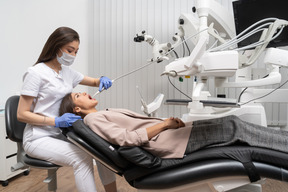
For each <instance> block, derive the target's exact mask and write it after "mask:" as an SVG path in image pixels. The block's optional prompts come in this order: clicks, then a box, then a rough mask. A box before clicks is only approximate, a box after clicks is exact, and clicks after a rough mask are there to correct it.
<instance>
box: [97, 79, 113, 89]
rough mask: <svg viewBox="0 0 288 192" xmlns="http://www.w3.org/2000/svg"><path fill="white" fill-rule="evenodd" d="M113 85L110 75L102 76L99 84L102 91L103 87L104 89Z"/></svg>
mask: <svg viewBox="0 0 288 192" xmlns="http://www.w3.org/2000/svg"><path fill="white" fill-rule="evenodd" d="M111 86H112V81H111V80H110V79H109V78H108V77H105V76H102V77H101V78H100V84H99V91H100V92H101V91H102V89H103V87H104V89H108V88H109V87H111Z"/></svg>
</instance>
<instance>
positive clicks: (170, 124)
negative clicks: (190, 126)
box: [164, 117, 185, 129]
mask: <svg viewBox="0 0 288 192" xmlns="http://www.w3.org/2000/svg"><path fill="white" fill-rule="evenodd" d="M164 122H165V124H166V127H167V129H177V128H179V127H184V126H185V124H184V123H183V121H182V120H181V119H179V118H175V117H170V118H168V119H165V120H164Z"/></svg>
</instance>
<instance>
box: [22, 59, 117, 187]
mask: <svg viewBox="0 0 288 192" xmlns="http://www.w3.org/2000/svg"><path fill="white" fill-rule="evenodd" d="M83 78H84V76H83V75H82V74H81V73H79V72H77V71H75V70H73V69H71V68H70V67H67V66H64V65H62V70H61V71H60V72H59V74H58V73H56V72H55V71H54V70H53V69H51V68H50V67H48V66H47V65H46V64H44V63H39V64H37V65H35V66H33V67H30V68H28V70H27V72H26V73H25V74H24V77H23V81H24V83H23V87H22V91H21V95H27V96H32V97H35V99H34V101H33V104H32V107H31V111H32V112H34V113H37V114H40V115H43V116H47V117H56V116H58V115H59V107H60V103H61V100H62V99H63V97H64V96H65V95H66V94H67V93H70V92H72V90H73V88H74V87H75V86H76V85H78V84H79V83H80V82H81V81H82V80H83ZM23 147H24V150H25V152H26V153H27V154H28V155H29V156H31V157H34V158H39V159H43V160H46V161H49V162H52V163H54V164H57V165H61V166H72V167H73V169H74V175H75V180H76V186H77V188H78V191H83V192H89V191H93V192H94V191H96V186H95V181H94V168H93V159H92V157H91V156H90V155H88V154H87V153H86V152H84V151H83V150H81V149H80V148H78V147H77V146H75V145H74V144H72V143H70V142H69V141H68V140H67V139H66V138H65V137H64V136H63V135H62V133H61V131H60V129H59V128H55V127H54V126H39V125H31V124H27V125H26V128H25V130H24V136H23ZM100 171H103V172H105V173H101V174H100V175H105V178H106V180H105V178H101V180H102V183H103V184H104V185H106V184H109V183H111V182H113V181H115V176H114V174H113V173H112V172H111V171H109V170H108V169H107V168H106V169H105V168H103V169H101V170H100Z"/></svg>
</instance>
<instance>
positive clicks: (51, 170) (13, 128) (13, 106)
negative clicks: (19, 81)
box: [5, 95, 60, 191]
mask: <svg viewBox="0 0 288 192" xmlns="http://www.w3.org/2000/svg"><path fill="white" fill-rule="evenodd" d="M19 98H20V97H19V96H16V95H15V96H11V97H10V98H8V100H7V101H6V104H5V122H6V133H7V136H8V138H9V139H10V140H12V141H14V142H17V147H18V151H17V164H16V165H14V166H12V167H11V170H12V171H16V170H19V169H29V167H34V168H40V169H47V170H48V177H47V178H46V179H45V180H44V181H43V182H44V183H48V190H49V191H56V190H57V170H58V168H59V167H60V166H58V165H55V164H53V163H50V162H48V161H44V160H40V159H35V158H32V157H29V156H28V155H27V154H25V152H24V149H23V146H22V141H23V132H24V128H25V126H26V124H25V123H22V122H19V121H18V120H17V108H18V102H19Z"/></svg>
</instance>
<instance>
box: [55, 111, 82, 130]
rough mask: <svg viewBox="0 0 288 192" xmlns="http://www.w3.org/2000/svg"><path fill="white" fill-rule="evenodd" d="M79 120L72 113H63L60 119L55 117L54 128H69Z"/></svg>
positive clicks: (78, 117)
mask: <svg viewBox="0 0 288 192" xmlns="http://www.w3.org/2000/svg"><path fill="white" fill-rule="evenodd" d="M78 119H81V117H80V116H78V115H75V114H73V113H64V114H63V115H62V116H61V117H55V127H71V126H72V123H74V122H75V121H77V120H78Z"/></svg>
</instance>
